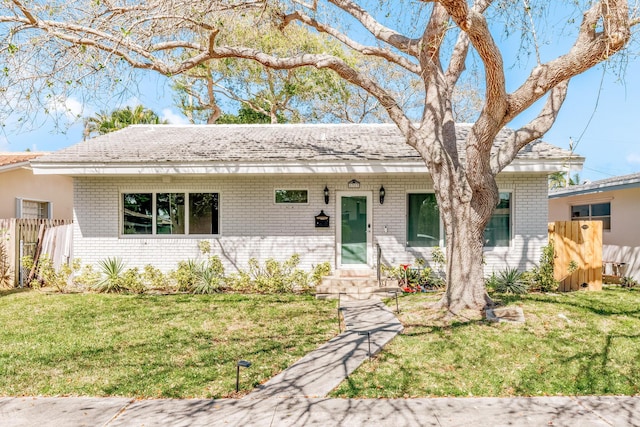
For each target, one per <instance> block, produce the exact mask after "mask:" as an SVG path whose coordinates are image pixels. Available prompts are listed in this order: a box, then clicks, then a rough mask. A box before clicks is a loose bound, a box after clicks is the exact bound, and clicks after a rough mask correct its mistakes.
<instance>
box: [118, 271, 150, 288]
mask: <svg viewBox="0 0 640 427" xmlns="http://www.w3.org/2000/svg"><path fill="white" fill-rule="evenodd" d="M122 289H123V290H124V291H127V292H132V293H134V294H143V293H145V292H146V291H147V287H146V285H145V284H144V282H143V280H142V276H141V275H140V271H139V270H138V267H133V268H129V269H127V270H126V271H125V272H124V273H123V274H122Z"/></svg>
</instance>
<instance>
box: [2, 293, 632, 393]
mask: <svg viewBox="0 0 640 427" xmlns="http://www.w3.org/2000/svg"><path fill="white" fill-rule="evenodd" d="M435 298H437V295H433V294H420V295H410V296H405V297H402V298H400V308H401V313H400V315H399V317H400V319H401V320H402V322H403V323H404V325H405V331H404V333H403V334H402V335H399V336H398V337H396V338H395V339H394V340H393V341H392V342H391V343H390V344H389V345H388V346H387V347H386V348H385V349H384V351H383V352H382V353H380V354H379V355H378V356H377V357H375V358H374V359H373V360H372V361H371V362H370V363H365V364H363V365H362V367H360V368H359V369H358V370H357V371H356V372H355V373H353V374H352V375H351V376H350V378H349V379H348V380H347V381H345V382H344V383H343V384H342V385H341V386H340V387H339V388H338V389H337V390H336V391H335V392H334V393H333V395H334V396H339V397H419V396H470V395H474V396H514V395H523V396H535V395H555V394H563V395H576V394H577V395H583V394H626V395H632V394H640V389H639V387H640V289H633V290H627V289H620V288H617V287H615V288H607V289H605V290H604V291H603V292H575V293H570V294H561V295H536V294H532V295H525V296H508V297H507V296H496V297H495V298H496V299H498V300H500V301H501V302H502V303H503V304H505V305H519V306H521V307H522V308H523V309H524V312H525V316H526V318H527V323H526V324H524V325H516V324H505V323H501V324H496V323H488V322H486V321H482V320H465V319H459V320H457V321H453V322H452V321H450V320H443V319H442V317H441V316H440V315H439V314H437V313H433V312H430V311H428V310H425V308H424V306H425V304H426V303H428V302H429V301H433V300H434V299H435ZM390 306H391V307H392V308H394V309H395V301H391V302H390ZM0 324H1V325H2V327H1V328H0V395H10V396H19V395H88V396H131V397H175V398H180V397H182V398H186V397H214V398H219V397H229V396H235V374H236V368H235V364H236V362H237V361H238V360H239V359H246V360H249V361H251V362H252V363H253V365H252V366H251V367H250V368H247V369H243V370H242V372H241V375H242V377H241V389H242V390H241V394H242V393H246V392H248V391H249V390H250V389H251V388H253V387H254V386H255V385H257V384H259V383H261V382H264V381H266V380H267V379H269V378H270V377H271V376H273V375H274V374H276V373H277V372H279V371H281V370H282V369H283V368H285V367H287V366H289V365H291V364H292V363H293V362H294V361H296V360H297V359H299V358H300V357H301V356H303V355H304V354H306V353H307V352H309V351H311V350H313V349H314V348H316V347H317V346H319V345H320V344H321V343H323V342H325V341H326V340H328V339H329V338H331V337H332V336H334V335H335V334H336V333H337V330H338V328H337V323H336V302H335V301H318V300H315V299H313V297H310V296H273V295H211V296H208V295H167V296H149V295H145V296H137V295H104V294H69V295H65V294H47V293H41V292H38V291H27V292H7V291H4V292H0Z"/></svg>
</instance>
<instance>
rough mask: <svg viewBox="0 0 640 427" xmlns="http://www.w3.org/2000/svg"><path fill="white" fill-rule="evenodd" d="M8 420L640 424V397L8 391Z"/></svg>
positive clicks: (442, 426) (67, 423)
mask: <svg viewBox="0 0 640 427" xmlns="http://www.w3.org/2000/svg"><path fill="white" fill-rule="evenodd" d="M0 425H2V426H3V427H27V426H29V427H31V426H42V427H49V426H51V427H78V426H96V427H97V426H103V427H116V426H118V427H120V426H147V427H148V426H172V427H179V426H268V427H270V426H274V427H275V426H277V427H288V426H349V427H351V426H370V425H375V426H376V427H387V426H388V427H403V426H408V427H409V426H410V427H414V426H415V427H418V426H420V427H423V426H438V427H462V426H473V427H498V426H571V427H573V426H576V427H598V426H600V427H605V426H608V427H611V426H615V427H640V397H624V396H623V397H617V396H607V397H598V396H591V397H534V398H434V399H327V398H286V399H283V398H267V399H240V400H237V399H221V400H195V399H193V400H141V401H133V400H128V399H121V398H90V397H87V398H84V397H69V398H44V397H41V398H34V397H9V398H0Z"/></svg>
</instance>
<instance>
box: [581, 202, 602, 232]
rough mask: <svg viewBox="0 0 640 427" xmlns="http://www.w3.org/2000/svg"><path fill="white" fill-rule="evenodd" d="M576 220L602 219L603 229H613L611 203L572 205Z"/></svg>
mask: <svg viewBox="0 0 640 427" xmlns="http://www.w3.org/2000/svg"><path fill="white" fill-rule="evenodd" d="M571 219H572V220H574V221H578V220H582V221H602V229H603V230H611V203H609V202H607V203H594V204H592V205H578V206H571Z"/></svg>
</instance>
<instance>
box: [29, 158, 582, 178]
mask: <svg viewBox="0 0 640 427" xmlns="http://www.w3.org/2000/svg"><path fill="white" fill-rule="evenodd" d="M31 166H32V168H33V171H34V174H37V175H70V176H107V175H178V174H184V175H211V174H217V175H226V174H232V173H233V174H310V173H364V174H366V173H428V169H427V167H426V166H425V164H424V162H422V161H419V160H380V161H326V162H268V163H267V162H253V163H248V162H242V163H240V162H220V163H207V164H203V163H175V164H172V163H168V162H162V163H145V164H140V163H134V162H130V163H125V162H123V163H93V162H85V163H76V162H73V163H41V162H31ZM576 166H577V162H576ZM562 170H566V162H565V161H564V160H563V159H544V160H541V159H516V160H515V161H514V162H512V163H511V164H510V165H508V166H507V167H505V168H504V170H503V172H519V173H525V172H533V173H552V172H558V171H562Z"/></svg>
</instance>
